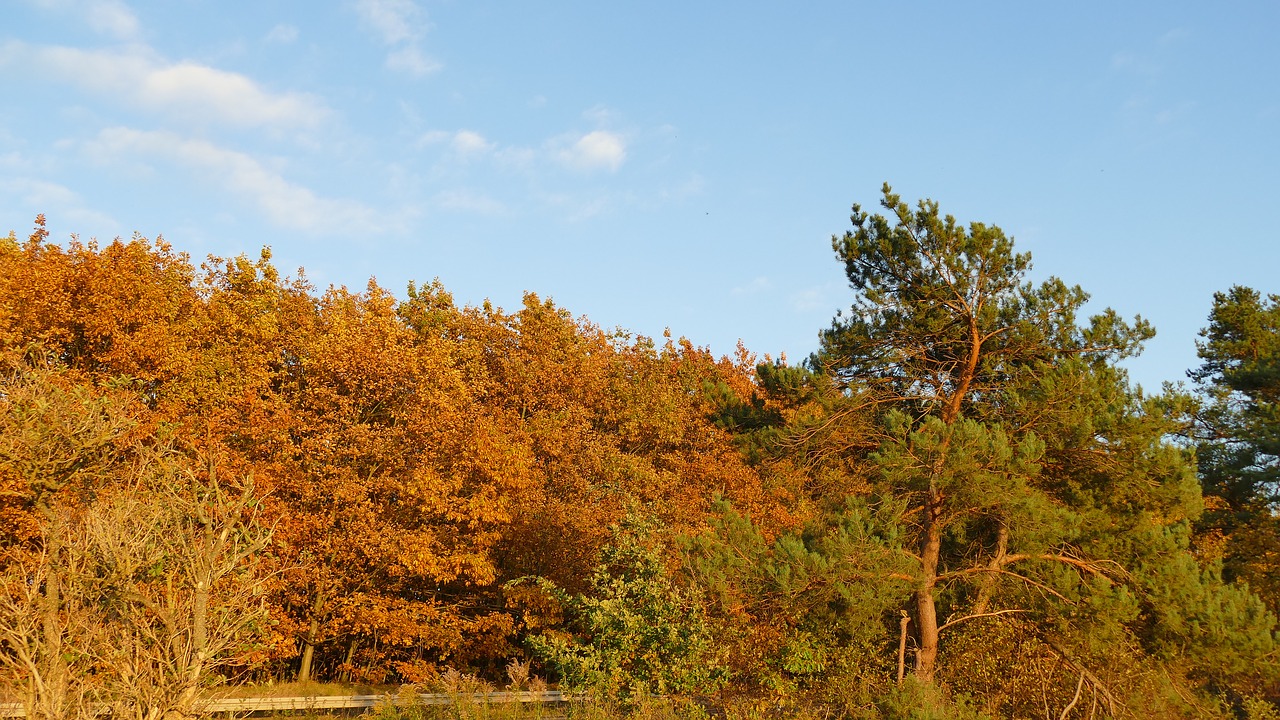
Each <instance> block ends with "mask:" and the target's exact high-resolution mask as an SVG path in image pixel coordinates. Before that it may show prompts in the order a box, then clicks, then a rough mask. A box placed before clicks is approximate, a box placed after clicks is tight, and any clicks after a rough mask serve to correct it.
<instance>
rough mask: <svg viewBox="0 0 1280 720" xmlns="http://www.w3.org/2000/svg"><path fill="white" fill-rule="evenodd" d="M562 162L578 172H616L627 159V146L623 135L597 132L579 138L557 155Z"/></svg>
mask: <svg viewBox="0 0 1280 720" xmlns="http://www.w3.org/2000/svg"><path fill="white" fill-rule="evenodd" d="M557 156H558V157H559V159H560V161H561V162H562V163H564V164H565V165H568V166H569V167H572V168H574V169H576V170H585V171H590V170H600V169H607V170H609V171H610V172H616V171H617V169H618V168H620V167H622V163H623V162H624V161H625V160H626V159H627V145H626V142H625V141H624V140H623V139H622V136H621V135H618V134H617V133H611V132H608V131H605V130H596V131H594V132H589V133H587V134H586V135H583V136H582V137H580V138H578V139H577V141H575V142H574V143H573V144H572V145H570V146H569V147H567V148H564V149H562V150H560V151H559V153H557Z"/></svg>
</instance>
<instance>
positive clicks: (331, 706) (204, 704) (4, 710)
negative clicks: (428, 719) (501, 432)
mask: <svg viewBox="0 0 1280 720" xmlns="http://www.w3.org/2000/svg"><path fill="white" fill-rule="evenodd" d="M460 700H461V701H464V702H471V703H475V704H494V705H497V704H504V703H562V702H566V700H567V698H566V697H565V695H564V693H562V692H561V691H559V690H544V691H542V692H529V691H523V692H489V693H473V694H468V695H448V694H443V693H423V694H405V695H308V696H302V697H256V698H255V697H249V698H223V699H220V700H204V701H201V702H197V703H196V706H195V708H194V710H195V711H196V712H198V713H200V714H201V715H213V714H216V713H230V714H237V715H238V714H247V713H255V712H270V711H290V710H301V711H308V710H359V709H366V708H372V707H376V706H378V705H395V706H397V707H409V706H413V705H452V704H453V703H456V702H458V701H460ZM20 717H26V712H25V711H24V710H23V708H22V704H21V703H8V704H0V718H20Z"/></svg>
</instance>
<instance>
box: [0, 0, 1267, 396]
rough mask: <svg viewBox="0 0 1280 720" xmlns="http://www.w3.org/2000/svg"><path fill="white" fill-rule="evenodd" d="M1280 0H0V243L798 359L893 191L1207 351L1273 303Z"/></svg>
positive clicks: (1160, 347)
mask: <svg viewBox="0 0 1280 720" xmlns="http://www.w3.org/2000/svg"><path fill="white" fill-rule="evenodd" d="M1278 30H1280V4H1276V3H1273V2H1252V3H1250V2H1240V3H1223V4H1217V3H1204V2H1195V3H1192V2H1142V3H1129V4H1112V3H1106V4H1104V3H1090V2H1084V3H1027V2H1007V3H999V2H983V3H952V2H945V3H944V2H937V3H887V2H883V3H855V2H814V3H803V4H782V3H755V2H738V3H688V2H656V1H655V2H647V3H634V4H622V3H599V2H567V1H566V2H555V3H528V2H509V3H493V2H486V1H484V0H478V1H469V2H458V1H453V2H430V1H427V0H421V1H417V2H415V1H413V0H351V1H346V2H302V1H298V2H284V1H280V2H273V1H271V0H262V1H260V2H247V1H243V2H228V1H224V2H214V1H212V0H166V1H165V2H146V3H144V2H133V3H129V2H125V1H124V0H30V1H24V0H7V1H6V2H4V4H3V6H0V91H2V92H3V95H4V97H5V98H6V102H4V103H3V104H0V232H6V231H8V230H11V229H12V230H14V231H16V232H17V234H18V235H19V236H20V237H22V236H24V235H25V234H26V233H27V232H29V230H30V227H31V225H32V220H33V218H34V217H35V215H36V214H37V213H41V212H43V213H46V214H47V215H48V218H49V223H50V229H51V230H52V232H53V234H54V237H55V239H59V240H64V239H65V238H67V237H68V236H69V235H70V234H71V233H77V234H79V235H80V236H81V237H82V238H89V237H97V238H100V239H110V238H112V237H115V236H124V237H128V236H130V235H132V234H133V233H134V232H138V233H141V234H143V235H145V236H147V237H154V236H156V235H163V236H164V237H165V238H166V239H167V240H169V241H170V242H171V243H172V244H173V245H174V246H175V247H177V248H178V249H180V250H184V251H187V252H189V253H190V254H191V256H192V257H193V258H196V259H200V258H203V257H204V256H205V255H207V254H210V253H212V254H217V255H222V256H228V255H235V254H239V253H249V254H251V255H255V254H256V253H257V251H258V249H259V248H261V247H262V246H263V245H269V246H271V248H272V249H273V252H274V254H275V259H276V262H277V264H278V265H279V266H280V267H281V268H282V270H284V271H286V272H292V271H293V270H294V269H295V268H297V267H299V266H302V267H305V268H306V271H307V275H308V276H309V277H310V278H311V279H312V281H313V282H314V283H316V284H317V285H318V286H320V287H321V288H323V287H325V286H327V285H328V284H330V283H332V284H339V285H347V286H350V287H354V288H362V287H363V286H364V285H365V283H366V282H367V280H368V278H369V277H370V276H371V275H372V276H376V278H377V280H378V282H379V283H380V284H381V285H382V286H384V287H386V288H388V289H390V290H392V291H393V292H395V293H397V294H398V295H401V296H403V294H404V288H405V286H406V284H407V282H408V281H410V280H418V281H423V282H426V281H430V280H431V279H432V278H435V277H439V278H440V280H441V281H442V282H443V283H444V284H445V286H446V287H447V288H448V289H449V290H450V291H452V292H453V293H454V296H455V298H456V299H457V300H458V301H459V302H460V303H469V304H478V303H480V302H482V301H483V300H485V299H486V298H488V299H491V300H492V301H493V302H494V303H495V304H497V305H500V306H503V307H507V308H512V307H515V306H517V305H518V304H519V302H520V297H521V294H522V292H524V291H526V290H530V291H534V292H537V293H539V294H540V295H542V296H550V297H552V298H554V299H555V300H556V302H557V303H559V304H560V305H562V306H563V307H566V308H568V309H569V310H570V311H572V312H573V313H574V314H575V315H586V316H587V317H589V318H590V319H591V320H592V321H594V322H596V323H598V324H600V325H603V326H605V327H614V326H621V327H623V328H626V329H629V330H632V331H635V332H638V333H642V334H646V335H651V336H659V335H661V333H662V331H663V329H664V328H670V329H671V331H672V332H673V333H674V334H675V335H684V336H687V337H689V338H690V339H691V340H693V341H694V342H695V343H696V344H699V345H709V346H710V347H711V348H712V349H713V350H714V351H716V352H720V353H727V352H731V351H732V349H733V347H734V345H735V343H736V342H737V341H738V339H739V338H741V339H742V340H743V341H744V342H745V344H746V345H747V347H748V348H750V349H751V350H753V351H755V352H758V353H760V354H764V353H766V352H767V353H772V354H773V355H775V356H776V355H778V354H779V353H780V352H785V353H786V354H787V355H788V356H789V357H790V358H791V359H793V360H798V359H801V358H803V357H804V356H806V355H807V354H808V353H809V352H810V351H812V350H813V349H814V348H815V346H816V343H817V333H818V331H819V330H820V329H821V328H823V327H826V326H827V325H828V324H829V323H830V321H831V318H832V316H833V315H834V313H835V311H836V310H837V309H838V308H841V307H847V306H848V305H849V303H850V300H851V297H852V296H851V294H850V291H849V289H848V288H847V286H846V284H845V281H844V278H843V276H842V273H841V270H840V267H839V266H838V265H837V264H836V262H835V261H834V259H833V256H832V254H831V248H830V238H831V235H833V234H838V233H843V232H844V231H845V229H846V228H847V227H848V226H849V222H848V216H849V209H850V205H851V204H852V203H853V202H860V203H862V204H863V205H864V206H874V204H875V203H876V200H877V198H878V195H879V188H880V185H881V183H883V182H885V181H888V182H890V183H891V184H892V185H893V186H894V188H895V190H897V191H898V192H899V193H901V194H902V195H903V196H904V198H907V199H911V200H913V201H914V200H915V199H917V198H920V197H931V198H934V199H936V200H937V201H939V203H940V204H941V206H942V209H943V210H944V211H946V212H949V213H951V214H954V215H955V216H956V217H957V218H959V219H961V220H964V221H970V220H981V221H984V222H988V223H993V224H997V225H1000V226H1001V227H1003V228H1004V229H1005V230H1006V232H1008V233H1010V234H1012V235H1013V236H1014V237H1015V238H1016V241H1017V246H1018V248H1019V249H1021V250H1025V251H1030V252H1031V253H1032V256H1033V259H1034V264H1035V268H1034V275H1035V277H1036V278H1043V277H1046V276H1048V275H1057V276H1059V277H1062V278H1063V279H1064V280H1066V281H1067V282H1068V283H1073V284H1080V285H1081V286H1083V287H1084V289H1085V290H1086V291H1088V292H1090V293H1091V294H1092V295H1093V298H1094V299H1093V302H1092V303H1091V307H1093V308H1095V309H1101V308H1102V307H1105V306H1111V307H1114V308H1115V309H1117V310H1118V311H1120V312H1121V313H1122V314H1124V315H1126V316H1132V315H1134V314H1142V315H1143V316H1144V317H1146V318H1148V319H1150V320H1151V321H1152V322H1153V323H1154V324H1155V326H1156V328H1157V330H1158V332H1159V335H1158V336H1157V338H1156V339H1155V340H1154V341H1152V342H1151V343H1150V344H1149V345H1148V348H1147V352H1146V353H1145V354H1144V355H1143V357H1141V358H1139V359H1137V360H1135V361H1132V362H1130V363H1129V367H1130V369H1131V372H1132V374H1133V377H1134V379H1136V380H1138V381H1139V382H1141V383H1142V384H1143V385H1144V386H1146V387H1148V388H1154V387H1155V386H1158V385H1159V383H1160V382H1161V381H1164V380H1178V379H1181V378H1182V377H1183V373H1184V371H1185V370H1186V369H1187V368H1189V367H1192V366H1194V365H1196V364H1197V361H1196V358H1195V347H1194V340H1195V337H1196V333H1197V331H1198V330H1199V329H1200V328H1201V327H1203V326H1204V324H1205V319H1206V316H1207V314H1208V311H1209V308H1210V304H1211V300H1212V294H1213V292H1214V291H1220V290H1225V289H1227V288H1228V287H1230V286H1231V285H1233V284H1244V285H1250V286H1253V287H1256V288H1258V289H1260V290H1263V291H1265V292H1280V272H1278V271H1280V231H1277V230H1276V222H1275V220H1274V219H1273V215H1274V214H1275V211H1276V209H1277V207H1276V206H1277V200H1278V199H1280V50H1278V48H1280V43H1277V42H1275V35H1276V32H1277V31H1278Z"/></svg>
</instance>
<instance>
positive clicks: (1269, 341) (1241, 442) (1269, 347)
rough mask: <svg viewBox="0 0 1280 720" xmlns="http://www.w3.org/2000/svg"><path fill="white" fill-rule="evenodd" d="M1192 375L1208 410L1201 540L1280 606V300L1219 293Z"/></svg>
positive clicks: (1202, 447) (1201, 454)
mask: <svg viewBox="0 0 1280 720" xmlns="http://www.w3.org/2000/svg"><path fill="white" fill-rule="evenodd" d="M1201 336H1202V338H1203V340H1201V341H1200V342H1199V343H1197V345H1198V348H1199V355H1200V359H1201V360H1203V364H1202V365H1201V366H1200V367H1199V368H1198V369H1196V370H1193V371H1191V372H1190V373H1188V374H1189V375H1190V376H1191V377H1192V379H1193V380H1195V382H1196V383H1197V385H1198V386H1199V388H1200V391H1201V394H1202V397H1203V398H1204V401H1205V405H1204V407H1203V408H1202V410H1201V412H1200V413H1199V414H1198V417H1197V419H1198V424H1197V431H1198V438H1197V439H1198V444H1197V447H1196V451H1197V456H1198V458H1199V462H1200V477H1201V481H1202V482H1203V484H1204V492H1205V494H1206V496H1208V498H1209V505H1210V507H1209V512H1208V513H1206V515H1205V518H1204V519H1203V521H1202V523H1201V533H1202V536H1201V542H1202V544H1204V545H1206V546H1212V545H1213V544H1214V543H1215V541H1217V542H1218V543H1220V544H1224V545H1225V547H1223V548H1222V553H1223V562H1224V568H1223V572H1224V575H1225V577H1226V578H1227V579H1229V580H1236V579H1239V580H1244V581H1247V582H1248V583H1249V585H1250V586H1251V587H1253V588H1254V590H1255V591H1257V592H1258V594H1259V596H1261V597H1262V598H1264V599H1265V600H1267V601H1268V603H1269V605H1270V606H1271V609H1272V611H1273V612H1274V611H1276V610H1278V609H1280V517H1278V516H1277V508H1278V507H1280V296H1277V295H1271V296H1268V297H1267V298H1265V299H1264V298H1263V297H1262V295H1261V294H1260V293H1258V292H1257V291H1255V290H1252V289H1249V288H1244V287H1233V288H1231V290H1230V291H1229V292H1227V293H1217V294H1215V295H1214V301H1213V310H1212V312H1211V313H1210V315H1209V327H1207V328H1205V330H1204V331H1203V332H1202V333H1201Z"/></svg>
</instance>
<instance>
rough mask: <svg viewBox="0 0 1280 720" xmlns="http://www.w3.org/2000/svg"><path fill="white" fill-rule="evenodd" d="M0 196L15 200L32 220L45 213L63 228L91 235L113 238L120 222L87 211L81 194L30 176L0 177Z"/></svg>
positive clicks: (103, 214) (101, 214)
mask: <svg viewBox="0 0 1280 720" xmlns="http://www.w3.org/2000/svg"><path fill="white" fill-rule="evenodd" d="M0 193H3V194H5V195H7V196H9V197H12V198H16V199H17V200H18V202H19V203H21V204H22V206H23V209H24V210H26V211H28V212H30V213H31V217H33V218H34V217H35V215H36V214H37V213H46V214H48V215H49V216H50V217H52V218H54V219H56V221H57V222H59V223H60V224H62V225H71V226H72V227H73V228H75V231H76V232H88V233H89V234H90V235H91V236H93V235H99V234H100V235H103V236H114V235H115V234H116V233H117V232H119V228H120V223H119V222H117V221H116V219H115V218H113V217H111V216H110V215H107V214H105V213H101V212H98V211H97V210H93V209H91V208H89V207H88V206H87V205H86V204H85V202H84V200H83V199H82V198H81V197H80V194H79V193H77V192H76V191H74V190H72V189H71V188H69V187H67V186H66V185H62V184H59V183H56V182H51V181H49V180H43V179H39V178H32V177H0Z"/></svg>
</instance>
